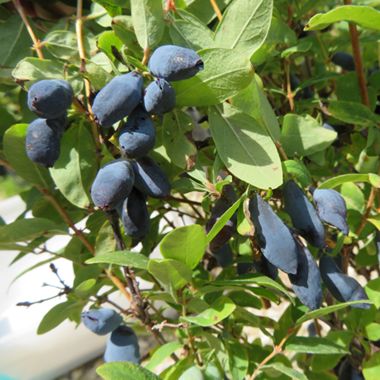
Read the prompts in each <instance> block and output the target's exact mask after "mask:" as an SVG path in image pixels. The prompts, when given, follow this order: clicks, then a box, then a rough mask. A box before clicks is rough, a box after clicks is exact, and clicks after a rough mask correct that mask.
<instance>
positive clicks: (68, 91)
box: [28, 79, 73, 119]
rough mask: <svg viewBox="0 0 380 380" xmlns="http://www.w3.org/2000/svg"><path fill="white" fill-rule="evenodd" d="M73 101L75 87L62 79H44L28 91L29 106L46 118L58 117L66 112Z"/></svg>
mask: <svg viewBox="0 0 380 380" xmlns="http://www.w3.org/2000/svg"><path fill="white" fill-rule="evenodd" d="M72 101H73V89H72V88H71V86H70V84H69V83H68V82H66V81H64V80H61V79H43V80H40V81H39V82H36V83H34V84H33V85H32V86H31V87H30V89H29V91H28V107H29V109H30V110H31V111H33V112H35V113H36V114H37V115H38V116H40V117H42V118H44V119H56V118H59V117H60V116H63V115H65V114H66V111H67V109H68V108H69V107H70V105H71V102H72Z"/></svg>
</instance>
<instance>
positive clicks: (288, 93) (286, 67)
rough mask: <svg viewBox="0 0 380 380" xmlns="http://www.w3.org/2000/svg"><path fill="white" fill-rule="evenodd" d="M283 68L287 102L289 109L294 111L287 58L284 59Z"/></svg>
mask: <svg viewBox="0 0 380 380" xmlns="http://www.w3.org/2000/svg"><path fill="white" fill-rule="evenodd" d="M284 70H285V75H286V93H287V95H286V97H287V99H288V102H289V107H290V111H291V112H294V94H293V91H292V86H291V83H290V66H289V62H288V60H287V59H285V60H284Z"/></svg>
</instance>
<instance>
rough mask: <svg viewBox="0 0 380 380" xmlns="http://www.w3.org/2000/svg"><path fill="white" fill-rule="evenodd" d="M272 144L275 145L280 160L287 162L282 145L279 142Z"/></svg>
mask: <svg viewBox="0 0 380 380" xmlns="http://www.w3.org/2000/svg"><path fill="white" fill-rule="evenodd" d="M274 143H275V145H276V148H277V150H278V152H279V153H280V156H281V157H282V159H283V160H284V161H287V160H289V158H288V155H287V154H286V152H285V150H284V148H283V146H282V144H281V143H280V142H279V141H275V142H274Z"/></svg>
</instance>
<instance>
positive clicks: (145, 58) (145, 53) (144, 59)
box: [141, 47, 150, 65]
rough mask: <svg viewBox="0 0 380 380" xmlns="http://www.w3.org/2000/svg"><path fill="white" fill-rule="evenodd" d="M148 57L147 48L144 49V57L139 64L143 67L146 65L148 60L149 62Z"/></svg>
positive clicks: (148, 50)
mask: <svg viewBox="0 0 380 380" xmlns="http://www.w3.org/2000/svg"><path fill="white" fill-rule="evenodd" d="M149 55H150V49H149V48H148V47H146V48H145V49H144V56H143V59H142V61H141V63H142V64H143V65H146V64H147V63H148V60H149Z"/></svg>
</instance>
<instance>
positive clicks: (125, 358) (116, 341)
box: [104, 326, 141, 364]
mask: <svg viewBox="0 0 380 380" xmlns="http://www.w3.org/2000/svg"><path fill="white" fill-rule="evenodd" d="M140 359H141V358H140V347H139V343H138V340H137V336H136V334H135V333H134V331H133V330H132V329H131V328H130V327H128V326H119V327H118V328H117V329H116V330H114V331H112V333H111V335H110V337H109V338H108V341H107V346H106V351H105V353H104V361H105V362H106V363H109V362H132V363H136V364H139V363H140Z"/></svg>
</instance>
